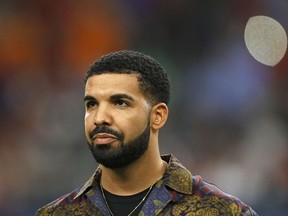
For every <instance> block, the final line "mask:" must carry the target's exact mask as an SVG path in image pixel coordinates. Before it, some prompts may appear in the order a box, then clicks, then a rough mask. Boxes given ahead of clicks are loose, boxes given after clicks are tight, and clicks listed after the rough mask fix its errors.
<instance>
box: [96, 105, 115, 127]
mask: <svg viewBox="0 0 288 216" xmlns="http://www.w3.org/2000/svg"><path fill="white" fill-rule="evenodd" d="M94 124H95V126H103V125H107V126H109V125H111V115H110V111H109V108H108V107H107V106H104V105H101V106H100V105H99V106H98V109H97V111H96V112H95V114H94Z"/></svg>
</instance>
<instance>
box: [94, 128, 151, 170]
mask: <svg viewBox="0 0 288 216" xmlns="http://www.w3.org/2000/svg"><path fill="white" fill-rule="evenodd" d="M149 125H150V124H149V123H148V125H147V127H146V128H145V130H144V132H143V133H142V134H140V135H139V136H138V137H136V138H135V139H134V140H132V141H130V142H128V143H124V135H123V134H120V133H118V132H116V131H114V130H112V129H110V128H109V127H107V126H101V127H97V128H95V130H94V131H92V133H91V134H90V137H93V136H94V135H95V134H97V133H110V134H113V135H114V136H116V137H117V138H118V141H119V142H120V145H119V147H117V148H115V147H112V146H111V144H105V145H94V144H90V143H89V142H88V146H89V149H90V150H91V152H92V155H93V156H94V158H95V160H96V161H97V162H98V163H100V164H102V165H103V166H105V167H107V168H110V169H117V168H122V167H125V166H127V165H129V164H131V163H132V162H134V161H136V160H137V159H138V158H140V157H141V156H142V155H143V154H144V153H145V151H146V150H147V148H148V144H149V138H150V126H149Z"/></svg>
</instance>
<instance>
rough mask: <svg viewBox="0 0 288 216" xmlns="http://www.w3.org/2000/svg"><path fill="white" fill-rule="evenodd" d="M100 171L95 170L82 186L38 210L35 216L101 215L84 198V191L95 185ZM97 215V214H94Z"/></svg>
mask: <svg viewBox="0 0 288 216" xmlns="http://www.w3.org/2000/svg"><path fill="white" fill-rule="evenodd" d="M99 173H100V171H99V170H96V172H95V173H94V174H93V176H92V177H91V178H90V179H89V180H88V181H87V182H86V183H84V184H83V185H82V186H80V187H79V188H77V189H75V190H74V191H72V192H71V193H68V194H66V195H64V196H61V197H60V198H58V199H56V200H54V201H52V202H51V203H49V204H47V205H45V206H43V207H42V208H40V209H39V210H38V211H37V212H36V214H35V216H50V215H51V216H52V215H53V216H54V215H59V216H60V215H102V214H100V213H99V210H97V209H96V208H94V207H93V205H92V204H91V203H90V202H89V201H88V200H87V198H86V195H85V193H86V191H88V190H89V189H90V188H91V187H92V185H93V184H94V183H95V181H96V179H97V176H98V175H99ZM96 213H97V214H96Z"/></svg>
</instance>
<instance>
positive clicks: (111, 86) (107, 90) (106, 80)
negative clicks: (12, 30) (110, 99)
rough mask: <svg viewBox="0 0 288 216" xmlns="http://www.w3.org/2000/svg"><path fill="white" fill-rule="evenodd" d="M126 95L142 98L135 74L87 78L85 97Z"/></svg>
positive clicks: (102, 75) (101, 75)
mask: <svg viewBox="0 0 288 216" xmlns="http://www.w3.org/2000/svg"><path fill="white" fill-rule="evenodd" d="M118 93H126V94H133V95H135V96H143V94H142V93H141V92H140V89H139V83H138V76H137V75H136V74H100V75H93V76H91V77H89V78H88V80H87V82H86V86H85V95H87V94H89V95H103V94H109V95H112V94H118Z"/></svg>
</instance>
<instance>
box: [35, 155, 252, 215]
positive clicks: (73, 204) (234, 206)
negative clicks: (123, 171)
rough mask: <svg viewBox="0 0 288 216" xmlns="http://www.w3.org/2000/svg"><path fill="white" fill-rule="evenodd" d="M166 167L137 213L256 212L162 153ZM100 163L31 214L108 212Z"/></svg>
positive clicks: (221, 213)
mask: <svg viewBox="0 0 288 216" xmlns="http://www.w3.org/2000/svg"><path fill="white" fill-rule="evenodd" d="M162 159H163V160H165V161H166V162H167V163H168V167H167V170H166V172H165V174H164V176H163V178H162V179H160V180H159V181H158V182H157V183H156V184H155V186H154V188H153V189H152V191H151V193H150V194H149V196H148V198H147V200H146V201H145V204H144V206H143V207H142V209H141V211H140V213H139V215H140V216H142V215H143V216H145V215H146V216H153V215H159V216H168V215H175V216H176V215H177V216H178V215H179V216H180V215H189V216H194V215H198V216H241V215H242V216H257V214H256V213H255V212H254V211H253V210H252V208H251V207H249V206H248V205H246V204H244V203H243V202H242V201H240V200H239V199H238V198H236V197H234V196H231V195H229V194H227V193H224V192H223V191H221V190H220V189H219V188H217V187H216V186H215V185H213V184H210V183H207V182H205V181H204V180H203V179H202V178H201V176H199V175H192V174H191V173H190V172H189V171H188V170H187V169H186V168H185V167H184V166H183V165H182V164H181V163H180V162H179V161H178V160H177V159H176V158H175V157H174V156H173V155H164V156H162ZM100 178H101V167H98V168H97V170H96V172H95V173H94V175H93V176H92V177H91V178H90V179H89V180H88V181H87V182H86V183H85V184H84V185H82V186H81V187H80V188H78V189H76V190H75V191H73V192H72V193H70V194H67V195H64V196H63V197H60V198H59V199H57V200H55V201H54V202H52V203H50V204H48V205H46V206H44V207H42V208H41V209H39V210H38V211H37V212H36V215H35V216H74V215H85V216H103V215H105V216H109V215H110V214H109V210H108V209H107V206H106V204H105V201H104V199H103V197H102V195H101V191H100V187H99V181H100Z"/></svg>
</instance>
